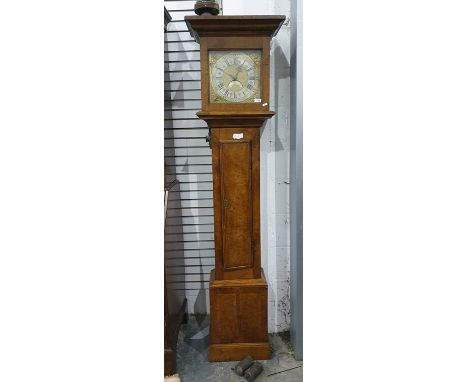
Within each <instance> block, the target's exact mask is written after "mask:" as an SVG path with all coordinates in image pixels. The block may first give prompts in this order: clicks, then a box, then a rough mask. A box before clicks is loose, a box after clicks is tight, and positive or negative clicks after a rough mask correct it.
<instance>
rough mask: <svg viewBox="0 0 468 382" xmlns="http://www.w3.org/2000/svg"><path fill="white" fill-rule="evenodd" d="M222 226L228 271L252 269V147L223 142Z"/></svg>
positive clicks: (224, 262)
mask: <svg viewBox="0 0 468 382" xmlns="http://www.w3.org/2000/svg"><path fill="white" fill-rule="evenodd" d="M219 152H220V163H221V166H220V167H221V200H222V203H223V205H222V212H221V222H222V223H221V224H222V240H223V265H224V269H225V270H230V269H239V268H251V267H253V234H252V196H251V194H252V166H251V162H252V145H251V142H249V141H241V142H236V141H224V140H223V141H220V142H219Z"/></svg>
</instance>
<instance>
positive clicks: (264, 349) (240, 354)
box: [208, 342, 271, 362]
mask: <svg viewBox="0 0 468 382" xmlns="http://www.w3.org/2000/svg"><path fill="white" fill-rule="evenodd" d="M247 355H250V356H251V357H252V358H253V359H270V358H271V346H270V344H269V343H268V342H263V343H262V342H259V343H252V344H249V343H233V344H216V345H210V348H209V351H208V360H209V361H210V362H222V361H240V360H242V359H244V358H245V357H246V356H247Z"/></svg>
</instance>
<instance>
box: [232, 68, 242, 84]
mask: <svg viewBox="0 0 468 382" xmlns="http://www.w3.org/2000/svg"><path fill="white" fill-rule="evenodd" d="M241 70H242V67H239V68H238V69H237V73H236V78H233V80H234V81H237V77H239V73H240V72H241Z"/></svg>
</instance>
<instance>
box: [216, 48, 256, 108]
mask: <svg viewBox="0 0 468 382" xmlns="http://www.w3.org/2000/svg"><path fill="white" fill-rule="evenodd" d="M260 68H261V51H260V50H235V51H234V50H230V51H226V50H218V51H217V50H210V51H209V69H210V75H209V78H210V102H211V103H251V102H261V94H260Z"/></svg>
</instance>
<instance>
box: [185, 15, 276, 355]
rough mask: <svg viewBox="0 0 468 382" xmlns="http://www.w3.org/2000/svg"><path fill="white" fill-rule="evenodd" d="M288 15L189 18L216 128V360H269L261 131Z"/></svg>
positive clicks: (206, 115) (205, 112) (205, 102)
mask: <svg viewBox="0 0 468 382" xmlns="http://www.w3.org/2000/svg"><path fill="white" fill-rule="evenodd" d="M284 19H285V17H284V16H208V15H202V16H187V17H185V21H186V23H187V26H188V28H189V30H190V33H191V34H192V36H193V37H194V38H195V39H196V41H197V42H199V44H200V69H201V95H202V110H201V111H199V112H198V113H197V115H198V117H199V118H201V119H203V120H205V121H206V122H207V124H208V127H209V129H210V137H209V139H210V146H211V149H212V167H213V203H214V227H215V228H214V230H215V232H214V236H215V269H214V270H213V271H212V272H211V278H210V311H211V323H210V348H209V353H208V358H209V360H210V361H227V360H240V359H242V358H244V357H245V356H247V355H251V356H252V357H253V358H255V359H268V358H270V357H271V347H270V344H269V343H268V284H267V281H266V279H265V275H264V273H263V270H262V268H261V251H260V129H261V127H262V126H263V125H264V123H265V121H266V120H268V119H269V118H271V117H272V116H273V115H274V113H273V112H271V111H270V108H269V106H270V105H269V102H270V101H269V88H270V40H271V38H272V37H273V36H274V35H275V34H276V33H277V32H278V30H279V28H280V27H281V25H282V24H283V22H284Z"/></svg>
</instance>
